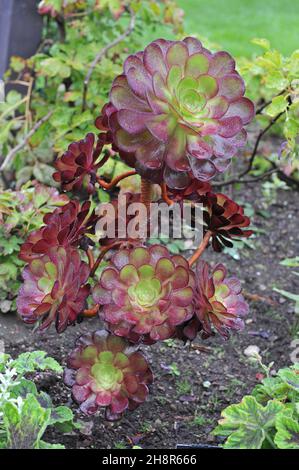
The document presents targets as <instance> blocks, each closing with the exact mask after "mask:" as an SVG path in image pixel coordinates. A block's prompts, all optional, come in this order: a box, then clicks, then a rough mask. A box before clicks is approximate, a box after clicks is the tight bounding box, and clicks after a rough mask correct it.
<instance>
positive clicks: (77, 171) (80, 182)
mask: <svg viewBox="0 0 299 470" xmlns="http://www.w3.org/2000/svg"><path fill="white" fill-rule="evenodd" d="M105 143H106V135H105V134H100V135H99V139H98V141H97V143H96V146H94V144H95V136H94V134H91V133H89V134H87V135H86V137H85V139H84V140H80V141H78V142H73V143H72V144H70V145H69V147H68V150H67V151H66V152H65V153H64V154H63V155H62V156H61V157H60V158H58V159H57V160H56V161H55V168H56V170H57V171H56V172H55V173H54V174H53V178H54V180H55V181H57V182H58V183H61V187H62V189H63V190H64V191H78V192H87V193H88V194H92V193H94V191H95V184H96V175H97V170H98V168H100V167H101V166H102V165H103V164H104V163H105V162H106V158H105V157H103V158H102V159H99V157H100V155H101V152H102V148H103V145H104V144H105Z"/></svg>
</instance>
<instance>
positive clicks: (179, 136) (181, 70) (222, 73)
mask: <svg viewBox="0 0 299 470" xmlns="http://www.w3.org/2000/svg"><path fill="white" fill-rule="evenodd" d="M244 93H245V85H244V82H243V80H242V78H241V77H240V75H239V74H238V72H237V71H236V69H235V61H234V60H233V58H232V57H231V56H230V55H229V54H228V53H227V52H216V53H214V54H213V53H211V52H210V51H208V50H207V49H205V48H204V47H203V46H202V44H201V43H200V41H198V40H197V39H195V38H192V37H187V38H185V39H184V40H183V41H166V40H164V39H158V40H156V41H154V42H152V43H151V44H149V45H148V46H147V47H146V48H145V50H144V51H142V52H137V53H136V54H134V55H131V56H129V57H128V58H127V60H126V61H125V63H124V70H123V74H122V75H119V76H118V77H117V78H116V79H115V80H114V82H113V85H112V88H111V91H110V103H109V104H108V105H106V106H105V107H104V109H103V111H102V116H101V117H100V118H99V119H98V120H97V125H98V127H99V128H101V129H103V128H107V129H108V130H109V135H110V136H111V137H112V141H113V146H114V148H115V149H117V150H118V151H119V152H120V155H121V157H122V158H124V159H125V160H126V161H127V163H128V164H129V165H132V166H135V168H136V169H137V171H138V172H139V173H140V174H141V175H142V176H144V177H145V178H147V179H149V180H151V181H152V182H162V181H165V182H166V183H167V185H168V186H169V187H171V188H176V189H182V188H184V187H185V186H187V185H188V184H189V182H190V177H195V178H196V179H198V180H201V181H208V180H210V179H211V178H213V177H214V176H215V175H216V174H218V173H219V172H223V171H224V170H225V169H226V168H227V167H228V165H229V163H230V160H231V158H232V157H233V156H234V155H235V154H236V153H237V151H238V149H239V148H240V147H242V146H243V145H244V144H245V142H246V131H245V130H244V126H245V125H246V124H248V123H249V122H250V121H251V119H252V117H253V115H254V105H253V103H252V102H251V101H250V100H249V99H248V98H245V97H244Z"/></svg>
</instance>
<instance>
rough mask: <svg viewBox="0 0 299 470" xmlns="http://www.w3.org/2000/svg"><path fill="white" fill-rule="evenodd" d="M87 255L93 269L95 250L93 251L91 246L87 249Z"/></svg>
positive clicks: (90, 267)
mask: <svg viewBox="0 0 299 470" xmlns="http://www.w3.org/2000/svg"><path fill="white" fill-rule="evenodd" d="M86 255H87V258H88V264H89V269H92V268H93V265H94V258H93V252H92V251H91V249H90V248H88V249H87V251H86Z"/></svg>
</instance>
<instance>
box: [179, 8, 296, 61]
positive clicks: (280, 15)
mask: <svg viewBox="0 0 299 470" xmlns="http://www.w3.org/2000/svg"><path fill="white" fill-rule="evenodd" d="M177 3H178V4H179V5H180V6H181V7H182V8H183V9H184V10H185V30H186V31H187V32H188V33H190V34H192V33H196V34H198V35H199V37H203V38H207V39H209V40H210V41H211V42H214V43H217V44H219V45H221V46H222V47H223V48H224V49H226V50H228V51H229V52H231V53H232V54H233V55H235V56H241V55H243V56H244V55H245V56H251V54H252V53H253V52H257V51H258V50H260V48H258V47H257V46H255V45H253V44H251V43H250V40H251V39H252V38H254V37H259V38H267V39H269V40H270V42H271V44H272V45H273V47H276V48H277V49H279V50H280V51H281V52H282V53H284V54H289V53H290V52H292V51H294V50H295V49H299V0H177Z"/></svg>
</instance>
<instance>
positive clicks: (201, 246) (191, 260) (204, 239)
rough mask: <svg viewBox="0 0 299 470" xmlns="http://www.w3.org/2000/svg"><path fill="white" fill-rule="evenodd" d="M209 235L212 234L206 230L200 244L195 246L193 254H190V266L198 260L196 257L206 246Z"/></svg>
mask: <svg viewBox="0 0 299 470" xmlns="http://www.w3.org/2000/svg"><path fill="white" fill-rule="evenodd" d="M211 236H212V232H211V231H210V230H208V231H207V233H206V234H205V236H204V237H203V239H202V242H201V244H200V245H199V247H198V248H197V250H196V251H195V253H194V254H193V256H191V258H190V259H189V266H190V267H191V266H192V265H193V264H194V263H195V262H196V261H197V260H198V258H200V256H201V255H202V253H203V252H204V251H205V249H206V247H207V246H208V243H209V240H210V238H211Z"/></svg>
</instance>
